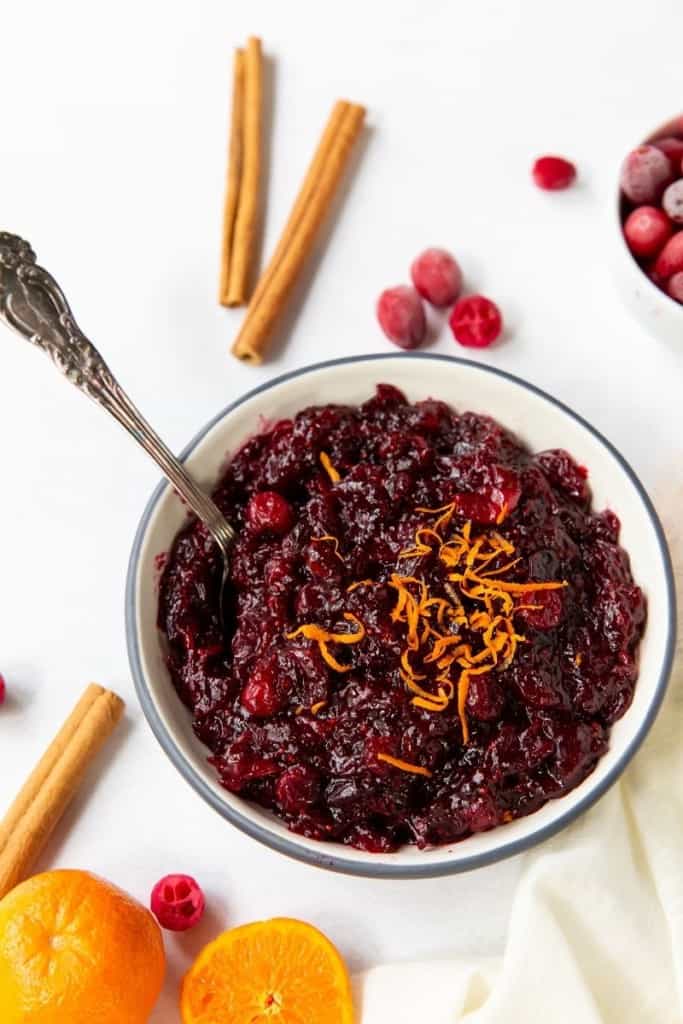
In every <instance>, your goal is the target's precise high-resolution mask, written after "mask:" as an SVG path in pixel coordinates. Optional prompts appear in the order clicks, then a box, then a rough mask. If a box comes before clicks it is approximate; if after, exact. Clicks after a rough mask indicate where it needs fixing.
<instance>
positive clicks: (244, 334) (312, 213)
mask: <svg viewBox="0 0 683 1024" xmlns="http://www.w3.org/2000/svg"><path fill="white" fill-rule="evenodd" d="M364 117H365V108H364V107H361V106H359V105H357V104H351V103H344V102H342V103H341V104H336V105H335V107H334V109H333V111H332V115H331V117H330V119H329V121H328V124H327V128H326V129H325V132H324V134H323V137H322V140H321V143H320V145H319V147H318V150H317V151H316V154H315V156H314V158H313V161H312V163H311V165H310V168H309V172H308V174H307V176H306V179H305V180H304V184H303V186H302V188H301V190H300V192H299V195H298V197H297V200H296V202H295V204H294V207H293V210H292V213H291V214H290V217H289V220H288V221H287V225H286V226H285V230H284V232H283V235H282V238H281V239H280V242H279V243H278V246H277V247H276V249H275V253H274V254H273V257H272V258H271V261H270V263H269V265H268V267H267V268H266V270H265V272H264V275H263V278H262V280H261V281H260V282H259V283H258V285H257V287H256V291H255V293H254V296H253V298H252V301H251V302H250V304H249V309H248V311H247V315H246V318H245V320H244V323H243V325H242V328H241V330H240V332H239V334H238V335H237V338H236V340H235V343H234V345H233V348H232V352H233V354H234V355H235V356H237V358H238V359H242V360H244V361H245V362H250V363H260V362H262V361H263V354H264V352H265V349H266V347H267V344H268V342H269V341H270V337H271V335H272V331H273V329H274V327H275V325H276V323H277V321H278V319H279V317H280V315H281V313H282V310H283V308H284V306H285V304H286V302H287V300H288V298H289V296H290V294H291V292H292V289H293V287H294V285H295V283H296V280H297V278H298V276H299V273H300V271H301V269H302V267H303V265H304V263H305V261H306V259H307V257H308V255H309V253H310V251H311V249H312V247H313V243H314V240H315V237H316V235H317V233H318V231H319V229H320V227H321V225H322V223H323V221H324V219H325V216H326V214H327V213H328V210H329V208H330V206H331V204H332V200H333V198H334V196H335V193H336V191H337V188H338V186H339V184H340V182H341V179H342V177H343V174H344V171H345V169H346V165H347V163H348V159H349V156H350V155H351V151H352V149H353V146H354V143H355V142H356V140H357V138H358V136H359V134H360V132H361V129H362V127H363V120H364Z"/></svg>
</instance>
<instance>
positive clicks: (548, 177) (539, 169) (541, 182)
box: [531, 156, 576, 192]
mask: <svg viewBox="0 0 683 1024" xmlns="http://www.w3.org/2000/svg"><path fill="white" fill-rule="evenodd" d="M531 174H532V176H533V179H534V181H535V182H536V184H537V185H538V187H539V188H542V189H544V190H545V191H547V192H556V191H558V190H559V189H563V188H569V186H570V185H571V184H572V182H573V181H574V179H575V178H576V167H575V166H574V164H573V163H570V161H569V160H565V159H564V157H562V156H541V157H539V158H538V160H537V161H536V162H535V164H534V166H533V167H532V169H531Z"/></svg>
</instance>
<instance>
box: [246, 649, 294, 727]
mask: <svg viewBox="0 0 683 1024" xmlns="http://www.w3.org/2000/svg"><path fill="white" fill-rule="evenodd" d="M240 699H241V701H242V707H243V708H246V710H247V711H248V712H249V714H251V715H254V717H255V718H268V717H270V715H275V714H277V712H278V711H280V710H281V709H282V708H283V707H284V703H285V702H284V700H283V695H282V694H281V693H280V690H279V687H278V685H277V677H276V674H275V666H274V664H273V662H272V661H271V660H270V659H267V660H264V661H260V662H258V664H257V665H256V668H255V669H254V670H253V672H252V673H251V675H250V676H249V679H248V680H247V682H246V683H245V684H244V687H243V688H242V695H241V698H240Z"/></svg>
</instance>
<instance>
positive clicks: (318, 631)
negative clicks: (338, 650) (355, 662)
mask: <svg viewBox="0 0 683 1024" xmlns="http://www.w3.org/2000/svg"><path fill="white" fill-rule="evenodd" d="M344 618H345V619H346V621H347V622H350V623H352V624H353V625H354V626H356V627H357V632H355V633H330V632H329V630H327V629H323V627H322V626H316V625H315V623H313V622H307V623H305V624H304V625H303V626H299V628H298V629H295V630H294V631H293V632H291V633H287V634H286V636H287V640H294V639H295V637H297V636H303V637H305V638H306V639H307V640H315V641H316V643H317V644H318V647H319V649H320V654H321V656H322V658H323V659H324V661H325V662H326V663H327V664H328V665H329V666H330V668H332V669H334V671H335V672H350V671H351V666H350V665H342V664H341V662H339V661H337V659H336V658H335V657H334V655H332V654H331V653H330V650H329V648H328V646H327V645H328V644H330V643H336V644H357V643H358V642H359V641H360V640H362V639H363V637H364V636H365V626H364V625H363V623H362V622H361V621H360V619H358V618H356V616H355V615H352V613H351V612H344Z"/></svg>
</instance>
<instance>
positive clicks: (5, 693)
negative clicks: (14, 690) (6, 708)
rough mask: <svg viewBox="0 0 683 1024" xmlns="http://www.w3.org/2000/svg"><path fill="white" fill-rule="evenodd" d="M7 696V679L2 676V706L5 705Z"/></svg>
mask: <svg viewBox="0 0 683 1024" xmlns="http://www.w3.org/2000/svg"><path fill="white" fill-rule="evenodd" d="M6 696H7V687H6V685H5V677H4V676H3V675H0V704H4V702H5V697H6Z"/></svg>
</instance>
